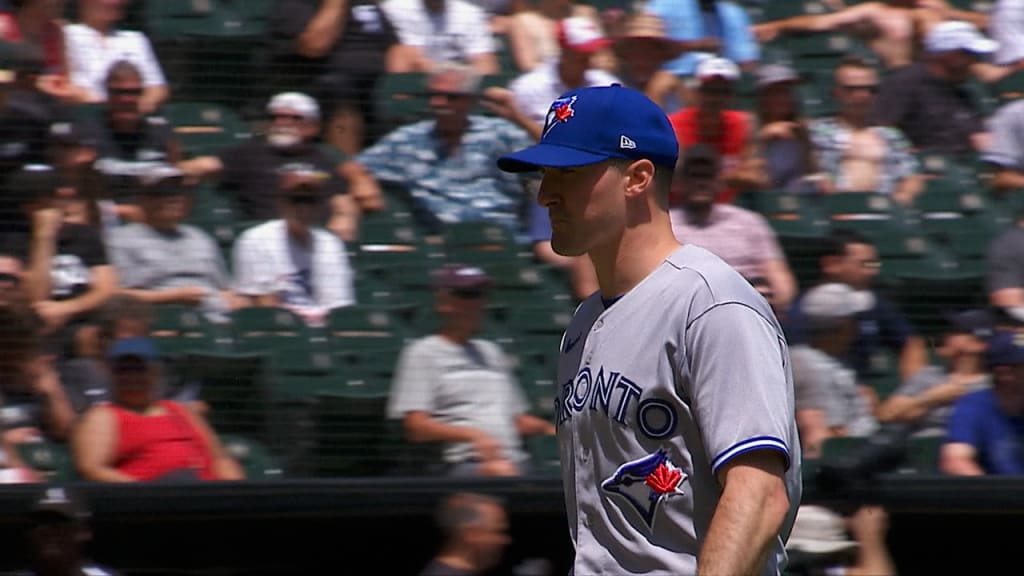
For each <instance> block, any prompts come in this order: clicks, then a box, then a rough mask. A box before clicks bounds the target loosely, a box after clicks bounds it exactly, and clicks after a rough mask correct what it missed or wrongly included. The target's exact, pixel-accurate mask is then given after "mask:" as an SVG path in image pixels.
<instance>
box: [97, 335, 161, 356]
mask: <svg viewBox="0 0 1024 576" xmlns="http://www.w3.org/2000/svg"><path fill="white" fill-rule="evenodd" d="M130 356H134V357H137V358H141V359H142V360H146V361H152V360H156V359H158V358H160V352H159V351H158V350H157V347H156V344H154V343H153V340H151V339H150V338H145V337H138V338H122V339H121V340H118V341H116V342H114V344H113V345H112V346H111V347H110V349H109V350H108V351H107V358H109V359H110V360H117V359H120V358H127V357H130Z"/></svg>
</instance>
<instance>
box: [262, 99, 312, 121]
mask: <svg viewBox="0 0 1024 576" xmlns="http://www.w3.org/2000/svg"><path fill="white" fill-rule="evenodd" d="M282 110H290V111H292V112H295V113H296V114H298V115H299V116H302V117H303V118H305V119H306V120H320V105H319V104H317V103H316V100H314V99H313V98H311V97H310V96H308V95H306V94H303V93H302V92H281V93H280V94H277V95H275V96H274V97H273V98H271V99H270V102H269V103H268V104H267V113H268V114H274V113H275V112H280V111H282Z"/></svg>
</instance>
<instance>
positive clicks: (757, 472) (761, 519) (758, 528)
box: [697, 449, 789, 576]
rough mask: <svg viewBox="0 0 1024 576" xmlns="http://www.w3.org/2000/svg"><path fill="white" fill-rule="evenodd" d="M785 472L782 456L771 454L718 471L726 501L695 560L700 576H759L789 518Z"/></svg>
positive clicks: (750, 455) (742, 458) (747, 456)
mask: <svg viewBox="0 0 1024 576" xmlns="http://www.w3.org/2000/svg"><path fill="white" fill-rule="evenodd" d="M785 469H786V463H785V458H784V457H783V455H782V454H781V453H780V452H778V451H777V450H771V449H762V450H753V451H750V452H747V453H744V454H740V455H739V456H736V457H734V458H732V459H731V460H730V461H729V462H727V463H725V464H724V465H723V466H722V467H721V468H720V469H719V472H718V481H719V482H721V483H722V485H723V490H722V496H721V498H720V499H719V501H718V506H717V508H716V509H715V515H714V517H713V518H712V519H711V526H710V527H709V528H708V534H707V537H706V538H705V540H704V547H703V548H702V549H701V552H700V556H699V557H698V558H697V573H698V574H699V575H701V576H719V575H722V574H736V575H741V574H759V573H760V572H761V568H762V566H763V565H764V563H765V560H766V557H767V554H768V551H769V550H770V549H771V547H772V545H773V544H774V543H775V538H776V537H777V536H778V534H779V530H780V529H781V528H782V523H783V521H784V520H785V518H786V514H787V513H788V512H789V494H788V493H787V491H786V484H785V481H784V480H783V475H784V474H785Z"/></svg>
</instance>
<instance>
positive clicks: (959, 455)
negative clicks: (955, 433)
mask: <svg viewBox="0 0 1024 576" xmlns="http://www.w3.org/2000/svg"><path fill="white" fill-rule="evenodd" d="M976 456H977V450H975V449H974V446H971V445H970V444H967V443H966V442H951V443H948V444H944V445H943V446H942V450H941V451H940V452H939V470H942V472H943V473H944V474H951V475H953V476H984V475H985V471H984V470H983V469H982V468H981V466H979V465H978V460H977V458H976Z"/></svg>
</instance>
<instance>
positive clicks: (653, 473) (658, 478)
mask: <svg viewBox="0 0 1024 576" xmlns="http://www.w3.org/2000/svg"><path fill="white" fill-rule="evenodd" d="M685 481H686V474H684V473H683V471H682V470H680V469H679V467H678V466H676V465H674V464H672V461H671V460H670V459H669V457H668V452H667V451H666V450H665V449H664V448H662V449H660V450H658V451H657V452H655V453H654V454H650V455H648V456H644V457H643V458H640V459H639V460H633V461H632V462H627V463H625V464H623V465H622V466H619V468H618V470H616V471H615V474H613V475H612V476H611V477H610V478H608V479H606V480H605V481H604V482H602V483H601V489H602V490H604V491H605V492H606V493H608V494H610V495H612V496H613V497H615V498H619V499H621V500H622V501H624V502H625V503H627V504H628V505H629V506H632V508H633V509H634V510H636V512H637V513H638V514H639V515H640V518H641V519H643V521H644V523H645V524H647V527H648V528H651V529H653V528H654V515H655V513H656V512H657V511H658V506H660V505H661V503H662V501H664V500H665V499H666V498H668V497H670V496H672V495H675V494H682V493H683V488H682V485H683V482H685Z"/></svg>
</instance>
